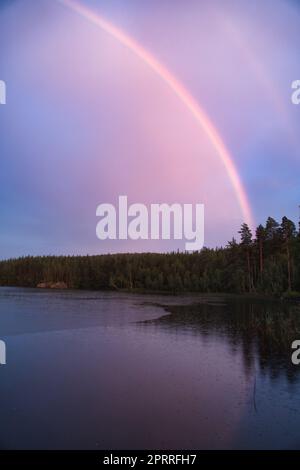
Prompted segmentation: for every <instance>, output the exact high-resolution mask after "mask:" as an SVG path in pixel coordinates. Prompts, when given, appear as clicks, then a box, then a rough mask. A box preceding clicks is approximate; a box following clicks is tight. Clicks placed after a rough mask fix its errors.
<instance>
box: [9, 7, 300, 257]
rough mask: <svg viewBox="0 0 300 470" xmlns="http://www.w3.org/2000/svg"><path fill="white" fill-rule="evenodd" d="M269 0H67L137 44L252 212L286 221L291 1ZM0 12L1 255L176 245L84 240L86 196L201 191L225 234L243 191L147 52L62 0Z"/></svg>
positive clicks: (215, 241)
mask: <svg viewBox="0 0 300 470" xmlns="http://www.w3.org/2000/svg"><path fill="white" fill-rule="evenodd" d="M67 3H68V2H67ZM124 3H126V4H127V8H126V9H125V8H124V7H122V6H121V5H124ZM243 3H244V5H243ZM253 3H256V2H253ZM275 3H276V4H277V8H276V9H274V1H273V2H272V5H273V7H271V2H264V5H263V6H261V4H260V3H257V9H258V10H259V12H260V18H259V21H258V20H257V13H256V10H255V9H254V8H253V6H251V5H248V2H239V6H238V7H237V6H236V3H235V2H228V5H229V6H230V7H229V9H228V8H227V9H226V10H225V9H224V6H222V2H220V1H219V2H218V1H214V2H201V4H199V2H193V1H191V2H190V3H189V7H188V8H187V4H186V3H185V2H172V8H171V7H170V2H167V1H163V2H156V1H154V2H151V6H152V8H150V7H149V3H147V2H146V1H140V2H135V1H133V2H123V3H122V4H121V3H120V2H116V1H112V2H109V5H108V2H102V1H92V2H85V1H84V0H82V1H80V5H81V6H83V7H84V11H88V12H92V13H91V14H94V15H96V16H97V15H98V16H99V15H101V17H104V18H106V19H107V21H109V23H110V24H113V25H117V26H116V27H119V28H121V29H122V31H124V32H126V34H128V35H129V37H130V38H134V40H135V41H137V44H140V45H141V47H142V48H143V50H146V51H149V53H151V56H153V57H154V58H155V60H157V61H158V63H160V64H163V67H165V69H166V70H169V71H170V73H171V74H172V77H173V76H174V77H176V80H178V82H179V83H181V84H183V86H184V89H185V90H187V91H188V93H189V95H190V96H191V97H192V98H193V100H195V103H197V104H198V106H199V108H200V109H201V110H203V112H205V113H206V115H207V116H208V118H209V120H210V122H211V123H212V125H213V128H214V129H215V131H216V132H217V134H218V135H219V136H220V138H221V139H222V142H223V143H224V146H226V148H227V149H228V155H229V156H230V158H232V165H233V167H234V168H236V171H237V176H238V178H239V180H240V183H241V185H242V189H243V191H244V194H245V197H246V199H247V203H248V201H249V205H251V208H249V210H251V211H252V213H253V214H254V218H255V222H256V221H258V222H261V221H262V222H263V221H264V219H265V218H266V217H267V216H268V215H272V216H274V217H276V216H278V217H279V216H281V215H282V214H283V213H285V214H286V215H287V216H289V217H291V218H293V219H294V220H295V218H296V217H297V206H298V204H299V202H300V198H299V184H298V180H299V178H298V176H299V168H300V160H299V151H298V147H299V144H300V137H298V135H300V133H299V123H300V115H299V113H300V110H299V109H295V107H293V106H292V105H291V101H290V84H291V82H292V81H293V80H294V79H296V78H298V75H299V77H300V70H299V69H300V66H299V60H298V53H297V52H298V51H297V48H296V42H297V41H299V34H300V33H299V31H298V28H297V24H299V16H298V15H299V12H300V8H298V7H297V6H296V4H295V3H294V2H281V1H276V2H275ZM231 8H232V10H231ZM274 10H276V11H274ZM270 12H271V13H272V25H274V24H276V26H277V30H276V32H275V31H273V30H271V29H269V28H268V23H267V21H268V15H270ZM263 19H265V23H264V22H263ZM0 25H1V27H0V44H1V46H0V48H1V55H0V78H1V79H2V78H3V79H4V80H5V81H6V83H7V87H8V90H9V94H8V99H7V105H6V106H5V107H2V108H1V109H0V132H1V139H0V168H1V173H0V194H1V197H0V211H1V220H2V229H1V252H0V257H2V258H5V257H8V256H19V255H25V254H29V253H30V254H48V253H49V254H52V253H53V254H59V253H65V254H68V253H70V254H73V253H82V254H86V253H90V254H94V253H104V252H109V251H110V252H113V251H141V250H147V251H162V250H163V251H168V250H171V249H177V248H178V249H180V250H182V249H184V243H183V242H180V241H169V242H167V241H151V242H150V241H147V242H146V241H143V242H142V241H138V242H137V241H135V242H133V241H119V242H117V241H111V242H105V243H104V242H100V241H99V240H97V238H96V236H95V226H96V222H97V221H96V217H95V210H96V206H97V205H98V204H99V203H102V202H112V203H116V202H117V198H118V196H119V195H120V194H126V195H128V199H129V200H130V202H140V203H145V204H150V203H156V202H167V203H172V202H179V203H181V204H183V203H204V204H205V244H206V245H208V246H216V245H220V244H225V243H226V242H227V240H229V239H231V238H232V236H233V235H236V233H237V230H238V229H239V226H240V224H241V223H242V222H243V221H244V220H245V207H247V204H246V203H245V204H244V210H243V204H241V199H240V197H239V193H240V192H239V191H237V188H236V187H235V186H234V184H233V181H232V179H231V178H230V174H229V173H228V168H226V165H224V161H222V158H220V152H218V148H217V146H216V145H214V143H213V142H212V140H213V139H212V138H211V135H209V133H208V132H207V129H205V127H203V126H202V127H201V125H199V122H197V119H195V116H193V112H192V111H191V109H189V108H188V106H187V104H186V103H184V101H183V100H182V99H180V96H179V97H178V95H176V92H174V89H172V88H170V86H168V83H166V81H164V80H162V79H161V76H159V74H158V73H157V72H156V71H155V70H153V68H152V69H151V66H149V63H148V64H147V61H146V63H145V61H143V60H141V58H140V57H138V55H137V54H136V53H134V51H132V50H131V49H130V48H128V47H125V46H124V44H122V42H120V41H119V40H117V38H116V37H114V35H112V34H108V32H107V31H105V30H103V28H102V29H101V28H99V27H97V24H95V22H94V23H93V22H92V21H89V18H87V17H84V15H80V14H78V11H77V12H76V11H73V10H72V9H70V8H68V7H66V6H65V5H62V4H61V2H53V1H51V2H50V1H49V0H42V1H40V2H39V5H38V6H37V5H36V3H35V2H33V1H31V0H29V1H27V2H26V6H25V2H19V1H18V0H16V1H14V2H11V3H10V4H8V3H6V5H5V4H4V8H2V9H1V8H0ZM273 28H274V26H273ZM283 38H284V40H283ZM150 65H151V64H150ZM175 91H176V90H175Z"/></svg>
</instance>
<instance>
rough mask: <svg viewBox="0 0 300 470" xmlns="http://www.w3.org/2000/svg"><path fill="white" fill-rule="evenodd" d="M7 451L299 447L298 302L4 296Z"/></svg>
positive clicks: (0, 329)
mask: <svg viewBox="0 0 300 470" xmlns="http://www.w3.org/2000/svg"><path fill="white" fill-rule="evenodd" d="M0 339H1V340H4V341H5V343H6V351H7V364H6V365H2V366H0V448H1V449H105V450H107V449H111V450H114V449H122V450H124V449H160V450H162V449H279V448H280V449H299V448H300V374H299V371H300V365H299V366H295V365H293V364H292V362H291V354H292V349H291V343H292V341H293V340H295V339H300V313H297V308H296V307H295V306H294V305H292V304H287V303H283V302H279V301H278V302H277V301H266V300H259V299H243V298H240V297H231V296H222V295H194V296H188V295H186V296H176V297H172V296H163V295H137V294H126V293H117V292H116V293H114V292H111V293H110V292H90V291H53V290H38V289H21V288H4V287H2V288H0Z"/></svg>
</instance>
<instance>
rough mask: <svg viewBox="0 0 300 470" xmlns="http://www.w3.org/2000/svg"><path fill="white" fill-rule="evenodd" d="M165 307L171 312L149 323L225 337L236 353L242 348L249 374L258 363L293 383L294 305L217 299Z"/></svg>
mask: <svg viewBox="0 0 300 470" xmlns="http://www.w3.org/2000/svg"><path fill="white" fill-rule="evenodd" d="M164 308H165V310H166V311H167V312H169V313H170V315H165V316H163V317H161V318H159V319H156V320H152V321H150V322H147V323H151V324H153V325H157V326H166V327H168V328H172V329H173V328H174V329H176V330H177V329H180V331H182V332H184V331H188V332H189V333H190V334H191V333H193V334H196V335H198V334H200V335H201V336H202V337H207V339H209V336H211V335H212V334H214V335H216V336H219V337H220V336H222V337H224V338H226V340H227V341H228V343H229V345H230V348H231V351H232V352H233V353H237V352H238V351H242V353H243V360H244V365H245V370H246V373H247V374H249V373H250V372H251V371H252V372H253V369H254V368H255V366H257V367H258V368H259V370H260V373H261V374H263V375H269V377H270V378H272V379H276V378H277V377H280V376H282V374H285V375H286V377H287V378H288V380H289V381H290V382H293V381H294V380H295V379H296V376H297V375H298V373H299V372H300V365H299V366H295V365H293V364H292V362H291V355H292V352H293V350H292V349H291V344H292V342H293V341H294V340H295V339H300V311H299V308H298V307H296V306H294V305H292V304H288V303H284V302H279V301H265V300H263V301H262V300H253V299H251V300H249V299H245V300H244V299H243V300H241V299H226V300H225V301H224V299H222V301H218V299H214V300H207V301H206V302H205V303H197V304H192V305H169V306H164Z"/></svg>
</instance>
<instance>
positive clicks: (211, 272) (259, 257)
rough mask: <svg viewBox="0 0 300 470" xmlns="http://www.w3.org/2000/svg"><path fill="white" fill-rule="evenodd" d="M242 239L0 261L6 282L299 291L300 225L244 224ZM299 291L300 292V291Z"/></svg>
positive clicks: (286, 221)
mask: <svg viewBox="0 0 300 470" xmlns="http://www.w3.org/2000/svg"><path fill="white" fill-rule="evenodd" d="M239 234H240V242H237V241H236V240H235V239H232V241H230V242H229V243H228V245H227V246H226V247H224V248H215V249H208V248H204V249H202V250H201V251H200V252H194V253H180V252H173V253H167V254H158V253H135V254H129V253H128V254H108V255H97V256H44V257H30V256H28V257H24V258H18V259H11V260H6V261H1V262H0V284H1V285H2V286H23V287H36V286H37V285H38V284H39V283H41V282H43V283H46V284H49V283H57V282H60V283H62V282H63V283H65V284H66V285H67V286H68V287H70V288H74V289H111V290H119V289H128V290H147V291H165V292H172V293H177V292H228V293H247V292H257V293H266V294H271V295H274V294H275V295H281V294H282V293H284V292H292V291H300V236H299V232H297V231H296V227H295V224H294V223H293V222H292V221H291V220H289V219H287V218H286V217H283V219H282V222H281V224H279V223H278V222H276V221H275V220H274V219H272V218H271V217H269V218H268V220H267V222H266V224H265V225H264V226H263V225H259V226H258V227H257V229H256V232H255V234H254V236H253V234H252V233H251V230H250V229H249V227H248V225H247V224H243V225H242V227H241V230H240V231H239ZM299 295H300V294H299Z"/></svg>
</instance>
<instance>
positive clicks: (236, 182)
mask: <svg viewBox="0 0 300 470" xmlns="http://www.w3.org/2000/svg"><path fill="white" fill-rule="evenodd" d="M57 1H58V2H59V3H61V4H63V5H64V6H66V7H68V8H70V9H71V10H72V11H74V12H76V13H78V14H79V15H80V16H81V17H83V18H85V19H86V20H88V21H90V22H92V23H93V24H95V25H96V26H98V27H99V28H101V29H102V30H103V31H105V32H106V33H108V34H110V35H111V36H112V37H114V38H115V39H116V40H117V41H119V42H120V43H121V44H123V46H125V47H127V48H128V49H130V50H131V51H132V52H133V53H134V54H135V55H136V56H137V57H139V59H141V60H142V61H143V62H144V63H145V64H147V65H148V66H149V67H150V68H151V69H152V70H153V71H154V72H155V73H156V74H157V75H158V76H159V77H160V78H161V79H162V80H163V81H164V82H165V83H166V84H167V85H168V87H169V88H170V89H171V90H172V91H173V92H174V93H175V94H176V95H177V97H178V98H179V100H180V101H181V102H182V103H183V104H184V105H185V106H186V108H187V109H188V110H189V111H190V112H191V114H192V115H193V117H194V118H195V120H196V121H197V123H198V124H199V125H200V127H201V128H202V129H203V130H204V132H205V133H206V135H207V137H208V139H209V140H210V142H211V144H212V145H213V147H214V148H215V150H216V151H217V153H218V156H219V158H220V159H221V161H222V163H223V165H224V167H225V169H226V172H227V174H228V177H229V179H230V181H231V184H232V187H233V189H234V191H235V194H236V197H237V199H238V202H239V205H240V208H241V211H242V214H243V217H244V221H245V222H246V223H247V224H248V225H249V226H250V227H252V228H253V227H254V219H253V215H252V211H251V207H250V203H249V201H248V198H247V194H246V191H245V189H244V187H243V185H242V182H241V179H240V177H239V175H238V172H237V170H236V167H235V164H234V161H233V158H232V157H231V155H230V153H229V151H228V150H227V148H226V145H225V144H224V142H223V140H222V138H221V137H220V135H219V134H218V132H217V130H216V128H215V127H214V125H213V124H212V122H211V121H210V119H209V117H208V116H207V115H206V113H205V111H204V110H203V109H202V108H201V107H200V105H199V104H198V102H197V101H196V100H195V98H194V97H193V96H192V95H191V94H190V93H189V91H188V90H187V89H186V88H185V87H184V85H183V84H182V83H181V82H180V81H179V80H178V79H177V78H176V77H175V76H174V75H173V74H172V73H171V72H170V71H169V70H168V69H167V67H165V66H164V65H163V64H161V63H160V62H159V61H158V60H157V59H156V58H155V57H154V56H153V55H152V54H151V53H150V52H149V51H147V50H146V49H144V47H143V46H141V45H140V44H139V43H138V42H137V41H135V40H134V39H133V38H131V37H130V36H129V35H128V34H126V33H124V32H123V31H122V30H121V29H120V28H119V27H116V26H114V25H113V24H112V23H110V22H109V21H107V20H106V19H104V18H103V17H102V16H100V15H99V14H96V13H95V12H93V11H92V10H90V9H89V8H87V7H85V6H84V5H82V4H81V3H79V2H78V1H77V0H57Z"/></svg>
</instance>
